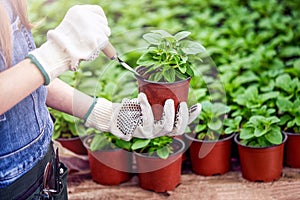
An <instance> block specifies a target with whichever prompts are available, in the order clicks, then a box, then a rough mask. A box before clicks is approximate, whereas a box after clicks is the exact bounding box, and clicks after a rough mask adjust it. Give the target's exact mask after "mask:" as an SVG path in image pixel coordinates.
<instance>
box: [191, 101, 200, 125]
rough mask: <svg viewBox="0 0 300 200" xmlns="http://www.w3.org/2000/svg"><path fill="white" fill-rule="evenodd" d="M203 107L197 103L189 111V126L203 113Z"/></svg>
mask: <svg viewBox="0 0 300 200" xmlns="http://www.w3.org/2000/svg"><path fill="white" fill-rule="evenodd" d="M201 109H202V105H201V104H200V103H197V104H195V105H193V106H191V107H190V109H189V120H188V124H190V123H192V122H193V121H194V120H195V119H196V118H197V117H198V116H199V115H200V113H201Z"/></svg>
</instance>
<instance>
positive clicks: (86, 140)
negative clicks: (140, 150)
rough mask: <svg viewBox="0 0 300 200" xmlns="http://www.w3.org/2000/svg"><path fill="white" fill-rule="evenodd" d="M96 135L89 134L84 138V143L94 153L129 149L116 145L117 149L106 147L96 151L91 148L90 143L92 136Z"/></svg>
mask: <svg viewBox="0 0 300 200" xmlns="http://www.w3.org/2000/svg"><path fill="white" fill-rule="evenodd" d="M94 136H95V134H91V135H87V136H86V137H85V138H84V139H83V145H84V147H85V148H86V149H87V150H88V151H90V152H92V153H94V152H113V151H121V150H124V151H127V150H126V149H122V148H120V147H117V146H116V148H115V149H105V150H102V149H98V150H96V151H92V150H91V148H90V145H89V144H88V140H89V139H91V138H92V137H94ZM128 152H129V151H128Z"/></svg>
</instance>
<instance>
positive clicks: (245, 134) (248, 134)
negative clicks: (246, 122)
mask: <svg viewBox="0 0 300 200" xmlns="http://www.w3.org/2000/svg"><path fill="white" fill-rule="evenodd" d="M253 137H254V129H253V128H242V129H241V133H240V139H243V140H247V139H250V138H253Z"/></svg>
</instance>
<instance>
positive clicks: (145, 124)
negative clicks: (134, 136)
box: [137, 93, 154, 134]
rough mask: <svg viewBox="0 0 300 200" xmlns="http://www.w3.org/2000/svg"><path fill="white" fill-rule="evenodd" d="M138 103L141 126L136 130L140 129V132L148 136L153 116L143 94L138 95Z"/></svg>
mask: <svg viewBox="0 0 300 200" xmlns="http://www.w3.org/2000/svg"><path fill="white" fill-rule="evenodd" d="M138 102H139V104H140V108H141V118H142V124H141V126H139V127H138V129H141V128H142V132H148V134H149V133H152V131H153V124H154V116H153V113H152V109H151V106H150V104H149V102H148V99H147V96H146V95H145V94H144V93H139V95H138ZM138 129H137V130H138Z"/></svg>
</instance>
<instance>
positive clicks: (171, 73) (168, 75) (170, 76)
mask: <svg viewBox="0 0 300 200" xmlns="http://www.w3.org/2000/svg"><path fill="white" fill-rule="evenodd" d="M163 76H164V77H165V79H166V80H167V81H168V82H174V81H175V69H174V68H172V67H170V68H169V69H168V70H166V71H165V72H164V73H163Z"/></svg>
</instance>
